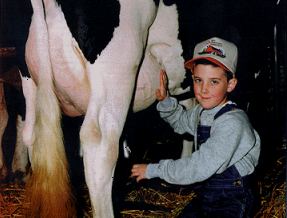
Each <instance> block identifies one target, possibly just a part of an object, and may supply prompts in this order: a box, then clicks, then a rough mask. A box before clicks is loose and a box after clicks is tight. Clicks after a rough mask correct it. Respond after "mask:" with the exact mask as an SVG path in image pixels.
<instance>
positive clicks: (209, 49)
mask: <svg viewBox="0 0 287 218" xmlns="http://www.w3.org/2000/svg"><path fill="white" fill-rule="evenodd" d="M198 54H199V55H203V54H213V55H217V56H219V57H221V58H225V57H226V55H225V52H224V50H222V49H219V48H215V47H213V46H212V45H208V46H206V47H205V48H203V50H202V51H201V52H198Z"/></svg>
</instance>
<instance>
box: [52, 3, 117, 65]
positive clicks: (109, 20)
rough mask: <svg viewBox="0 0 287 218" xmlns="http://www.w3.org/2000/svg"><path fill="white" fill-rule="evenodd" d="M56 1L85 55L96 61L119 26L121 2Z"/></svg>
mask: <svg viewBox="0 0 287 218" xmlns="http://www.w3.org/2000/svg"><path fill="white" fill-rule="evenodd" d="M56 1H57V2H58V4H59V5H60V6H61V8H62V11H63V13H64V15H65V19H66V22H67V25H68V27H69V29H70V31H71V33H72V35H73V37H74V38H75V39H76V41H77V42H78V44H79V46H80V49H81V50H82V52H83V54H84V56H85V57H86V59H87V60H88V61H90V62H91V63H94V62H95V60H96V58H97V55H99V54H100V53H101V51H102V50H103V49H104V48H105V47H106V46H107V44H108V43H109V42H110V40H111V38H112V36H113V32H114V29H115V27H117V26H119V14H120V3H119V2H118V1H117V0H56Z"/></svg>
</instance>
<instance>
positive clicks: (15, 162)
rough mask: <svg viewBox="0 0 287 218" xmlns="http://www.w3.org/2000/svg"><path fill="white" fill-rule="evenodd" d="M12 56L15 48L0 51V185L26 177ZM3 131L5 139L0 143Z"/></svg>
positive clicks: (20, 109) (19, 89)
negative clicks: (0, 183) (0, 182)
mask: <svg viewBox="0 0 287 218" xmlns="http://www.w3.org/2000/svg"><path fill="white" fill-rule="evenodd" d="M15 56H16V50H15V47H3V48H1V49H0V66H1V68H0V148H1V149H0V181H6V180H8V179H15V181H16V182H20V183H22V182H24V181H26V179H27V177H28V171H27V169H28V167H29V161H28V150H27V147H26V146H25V145H24V143H23V141H22V134H21V131H22V129H23V126H24V116H25V115H24V111H23V109H24V107H25V104H24V97H23V95H22V87H21V78H20V74H19V68H18V67H16V62H17V61H16V58H15ZM4 88H5V89H4ZM16 102H17V103H16ZM8 122H9V123H8ZM8 125H9V126H8ZM15 129H16V132H15V134H14V133H13V134H10V135H9V136H8V134H7V133H10V132H12V131H13V132H14V130H15ZM5 131H6V137H5V140H3V139H4V132H5ZM2 142H3V143H2ZM4 142H5V144H4ZM4 150H6V152H4ZM8 154H12V155H13V156H12V158H9V157H8ZM10 159H12V164H11V165H12V166H10V162H11V161H10ZM10 168H12V172H10ZM11 173H12V174H11Z"/></svg>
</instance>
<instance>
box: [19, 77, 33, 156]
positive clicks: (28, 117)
mask: <svg viewBox="0 0 287 218" xmlns="http://www.w3.org/2000/svg"><path fill="white" fill-rule="evenodd" d="M21 80H22V89H23V94H24V97H25V103H26V114H25V122H24V126H23V128H21V129H22V137H23V139H22V140H23V144H24V145H26V146H27V147H28V153H29V158H31V156H32V144H33V143H34V140H35V136H34V133H33V129H34V126H35V120H36V93H37V87H36V84H35V82H34V81H33V80H32V79H31V78H28V77H21ZM30 161H31V159H30Z"/></svg>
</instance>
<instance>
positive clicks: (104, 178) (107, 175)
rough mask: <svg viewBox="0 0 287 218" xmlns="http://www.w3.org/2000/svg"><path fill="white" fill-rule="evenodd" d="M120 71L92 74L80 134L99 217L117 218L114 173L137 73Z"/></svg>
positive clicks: (92, 200)
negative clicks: (113, 205)
mask: <svg viewBox="0 0 287 218" xmlns="http://www.w3.org/2000/svg"><path fill="white" fill-rule="evenodd" d="M99 68H100V67H99V66H98V67H97V69H98V70H99ZM103 68H107V67H103ZM120 68H121V67H116V66H113V69H110V68H109V67H108V68H107V69H103V70H102V71H101V72H109V73H108V74H107V73H97V74H95V73H91V74H90V80H91V84H94V85H92V94H91V97H90V103H89V106H88V110H87V113H86V117H85V120H84V123H83V125H82V128H81V131H80V137H81V143H82V151H83V159H84V167H85V176H86V182H87V185H88V188H89V192H90V198H91V203H92V207H93V214H94V216H96V217H114V215H113V207H112V192H111V191H112V182H113V174H114V170H115V166H116V161H117V157H118V149H119V147H118V146H119V138H120V136H121V133H122V129H123V126H124V122H125V119H126V115H127V111H128V108H129V104H130V101H131V97H132V93H133V88H134V81H135V72H134V75H125V74H127V72H128V73H131V72H133V71H132V70H131V69H120ZM91 72H93V70H91ZM131 74H132V73H131ZM93 81H96V82H95V83H93ZM95 84H96V85H95Z"/></svg>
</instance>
